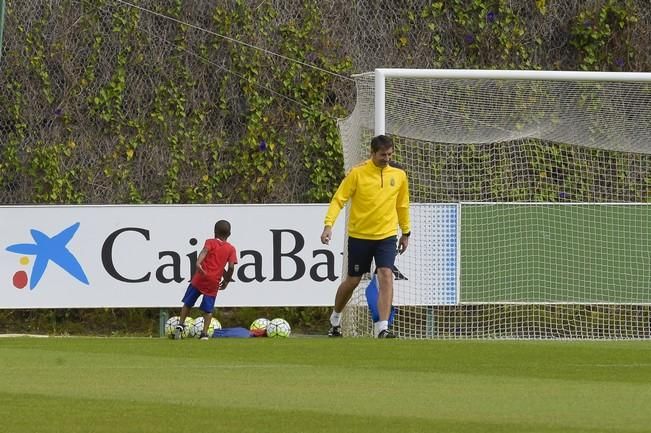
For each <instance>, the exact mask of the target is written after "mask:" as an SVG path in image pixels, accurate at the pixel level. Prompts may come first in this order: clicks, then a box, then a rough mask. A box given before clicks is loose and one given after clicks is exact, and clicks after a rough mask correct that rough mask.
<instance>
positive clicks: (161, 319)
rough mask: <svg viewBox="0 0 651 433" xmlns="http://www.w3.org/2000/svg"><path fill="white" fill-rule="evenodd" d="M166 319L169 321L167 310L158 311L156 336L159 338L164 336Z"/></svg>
mask: <svg viewBox="0 0 651 433" xmlns="http://www.w3.org/2000/svg"><path fill="white" fill-rule="evenodd" d="M167 319H169V317H168V314H167V310H166V309H164V308H161V309H160V310H158V336H159V337H164V336H165V322H167Z"/></svg>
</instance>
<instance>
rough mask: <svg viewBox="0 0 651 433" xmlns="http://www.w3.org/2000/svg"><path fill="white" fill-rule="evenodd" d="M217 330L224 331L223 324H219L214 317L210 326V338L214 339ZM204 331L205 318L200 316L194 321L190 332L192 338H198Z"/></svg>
mask: <svg viewBox="0 0 651 433" xmlns="http://www.w3.org/2000/svg"><path fill="white" fill-rule="evenodd" d="M215 329H222V324H221V323H219V320H217V319H215V318H214V317H213V318H212V319H211V320H210V326H208V337H212V334H213V333H214V332H215ZM202 331H203V316H199V317H197V318H196V319H194V324H193V326H192V330H191V331H190V336H191V337H197V338H199V336H200V335H201V332H202Z"/></svg>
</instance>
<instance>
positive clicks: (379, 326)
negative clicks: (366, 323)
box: [373, 320, 389, 338]
mask: <svg viewBox="0 0 651 433" xmlns="http://www.w3.org/2000/svg"><path fill="white" fill-rule="evenodd" d="M385 329H389V321H388V320H380V321H378V322H375V323H373V332H374V333H375V337H376V338H377V336H378V335H380V332H382V331H384V330H385Z"/></svg>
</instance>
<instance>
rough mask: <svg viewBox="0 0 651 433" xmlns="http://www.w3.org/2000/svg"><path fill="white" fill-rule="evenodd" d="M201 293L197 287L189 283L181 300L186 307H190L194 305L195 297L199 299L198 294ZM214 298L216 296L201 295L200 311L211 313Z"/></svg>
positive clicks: (213, 307)
mask: <svg viewBox="0 0 651 433" xmlns="http://www.w3.org/2000/svg"><path fill="white" fill-rule="evenodd" d="M201 295H203V293H201V292H200V291H199V289H197V288H196V287H194V286H193V285H192V284H190V285H188V289H187V290H186V291H185V295H183V299H181V301H182V302H183V305H185V306H186V307H190V308H192V307H194V304H196V303H197V299H199V296H201ZM215 298H216V296H206V295H203V298H202V299H201V304H200V305H199V308H200V309H201V311H203V312H204V313H212V312H213V310H214V309H215Z"/></svg>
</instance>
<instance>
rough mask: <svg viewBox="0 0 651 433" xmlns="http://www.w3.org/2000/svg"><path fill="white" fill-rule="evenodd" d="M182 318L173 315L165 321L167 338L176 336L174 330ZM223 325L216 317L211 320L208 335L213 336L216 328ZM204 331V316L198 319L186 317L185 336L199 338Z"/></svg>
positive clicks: (183, 335)
mask: <svg viewBox="0 0 651 433" xmlns="http://www.w3.org/2000/svg"><path fill="white" fill-rule="evenodd" d="M180 320H181V318H180V317H179V316H172V317H170V318H169V319H167V321H166V322H165V335H166V336H167V338H174V331H175V330H176V326H177V325H178V324H179V323H180ZM221 328H222V325H221V323H219V321H218V320H217V319H215V318H214V317H213V318H212V320H211V321H210V326H209V327H208V336H209V337H212V335H213V333H214V332H215V329H221ZM201 331H203V317H201V316H199V317H197V318H196V319H193V318H192V317H186V318H185V327H184V328H183V334H182V335H181V337H183V338H199V335H200V334H201Z"/></svg>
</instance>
